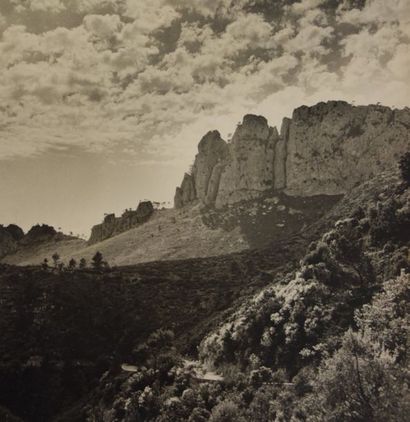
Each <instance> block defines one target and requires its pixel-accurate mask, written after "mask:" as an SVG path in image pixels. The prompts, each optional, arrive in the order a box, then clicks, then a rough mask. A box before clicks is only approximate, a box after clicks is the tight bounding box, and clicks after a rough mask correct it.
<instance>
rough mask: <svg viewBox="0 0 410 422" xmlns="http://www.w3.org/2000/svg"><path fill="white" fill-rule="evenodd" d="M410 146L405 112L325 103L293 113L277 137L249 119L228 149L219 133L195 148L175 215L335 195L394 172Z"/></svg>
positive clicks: (263, 124)
mask: <svg viewBox="0 0 410 422" xmlns="http://www.w3.org/2000/svg"><path fill="white" fill-rule="evenodd" d="M409 145H410V109H409V108H405V109H403V110H392V109H390V108H388V107H384V106H380V105H369V106H353V105H351V104H349V103H347V102H344V101H329V102H327V103H319V104H316V105H315V106H312V107H307V106H302V107H299V108H297V109H296V110H295V111H294V112H293V115H292V118H291V119H289V118H285V119H284V120H283V123H282V127H281V131H280V134H278V132H277V130H276V128H271V127H269V125H268V122H267V120H266V119H265V118H264V117H262V116H253V115H247V116H245V117H244V119H243V122H242V124H240V125H238V127H237V129H236V131H235V134H234V136H233V138H232V142H231V143H229V144H227V143H226V142H225V141H223V140H222V139H221V137H220V135H219V133H218V132H216V131H214V132H209V133H208V134H207V135H206V136H205V137H204V138H203V139H202V140H201V142H200V144H199V147H198V154H197V156H196V157H195V162H194V165H193V171H192V175H191V176H189V179H186V177H187V176H185V177H184V181H183V183H182V185H181V187H180V188H177V193H176V195H175V207H176V208H180V207H182V206H185V205H187V204H189V203H191V202H192V201H194V200H199V201H200V202H201V203H202V204H204V205H208V206H209V205H211V206H215V207H216V208H222V207H224V206H226V205H229V204H233V203H236V202H239V201H242V200H249V199H252V198H256V197H258V196H260V195H261V194H262V193H264V192H267V191H273V192H274V191H283V192H284V193H286V194H288V195H290V196H302V197H306V196H314V195H340V194H344V193H346V192H347V191H348V190H349V189H351V188H352V187H353V186H355V185H356V184H358V183H360V182H362V181H363V180H366V179H369V178H371V177H372V176H374V175H377V174H378V173H379V172H382V171H384V170H387V169H389V168H392V167H394V166H396V164H397V161H398V159H399V157H400V156H401V155H402V154H403V153H404V152H406V151H407V150H408V149H409Z"/></svg>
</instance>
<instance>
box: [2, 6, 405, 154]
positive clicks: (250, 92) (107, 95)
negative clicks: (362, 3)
mask: <svg viewBox="0 0 410 422" xmlns="http://www.w3.org/2000/svg"><path fill="white" fill-rule="evenodd" d="M245 3H247V2H245V0H244V1H236V2H232V1H230V0H212V1H210V2H203V1H201V2H199V1H196V0H193V1H191V0H190V1H189V2H188V0H181V1H178V2H177V1H176V0H175V1H174V0H152V1H150V2H142V1H140V0H134V1H131V0H128V1H125V0H124V1H123V2H118V1H114V0H103V1H102V2H98V1H97V0H72V1H71V2H68V3H67V2H65V3H64V4H65V5H66V6H67V10H66V11H65V12H64V13H68V11H69V10H75V11H76V16H78V12H79V11H80V12H81V13H84V14H85V16H84V19H83V22H82V24H81V22H79V24H78V25H79V26H77V27H74V28H63V27H60V28H57V29H55V30H50V31H47V32H44V33H30V32H29V31H28V30H27V28H25V27H24V26H16V25H12V26H10V27H8V28H6V30H5V31H4V35H3V36H2V38H1V39H0V70H1V72H2V80H1V81H0V97H1V98H2V105H1V107H0V137H1V139H2V142H0V156H1V155H3V156H5V155H10V154H11V153H13V148H12V146H11V145H12V144H11V141H10V140H13V139H18V142H17V143H16V148H15V149H14V151H15V152H14V153H15V154H22V155H24V154H33V153H36V152H41V151H44V150H45V149H47V148H49V147H50V146H53V145H63V146H64V145H70V146H82V147H85V148H88V149H90V150H92V151H95V150H98V151H101V150H104V151H109V152H110V153H113V154H114V155H115V154H116V152H115V151H123V150H124V151H125V150H126V151H128V156H130V157H131V156H132V159H133V160H135V161H136V162H137V161H138V162H139V161H144V162H147V161H152V160H157V161H159V162H161V161H163V160H167V161H170V160H171V161H172V160H176V161H181V160H186V159H188V158H189V159H190V157H191V156H192V154H191V152H192V151H193V149H195V147H196V143H197V141H198V139H199V138H200V137H201V136H202V135H203V132H206V131H207V130H208V129H212V128H217V129H218V128H219V129H221V130H222V131H225V130H226V131H229V132H231V131H232V129H233V128H234V125H235V123H236V122H237V121H239V120H240V119H241V117H242V115H243V114H245V113H248V112H257V113H263V114H266V115H267V117H268V118H269V119H270V120H271V121H273V122H274V123H276V122H277V121H278V120H280V119H281V118H282V117H283V116H284V115H286V114H289V113H290V111H291V109H292V108H293V107H296V106H298V105H300V104H301V103H306V104H312V103H314V102H315V101H320V100H327V99H338V98H341V99H346V100H348V101H351V100H356V101H357V102H364V103H365V102H371V101H375V102H377V101H382V102H386V103H387V104H390V105H393V104H394V105H397V106H399V105H400V104H402V103H404V102H405V96H406V95H407V96H408V88H409V84H410V81H409V73H408V72H409V71H408V69H409V67H410V66H409V62H408V59H407V57H408V56H409V38H408V36H409V34H410V31H409V32H406V31H407V30H408V29H409V26H408V25H407V24H406V22H405V18H404V17H400V19H401V20H400V22H398V21H397V19H399V17H397V16H396V17H395V18H394V19H391V20H389V19H390V18H387V17H385V19H387V20H388V22H387V21H386V22H385V23H384V24H383V25H381V23H380V22H379V21H377V22H376V23H377V24H376V25H371V26H367V25H364V26H363V24H360V25H358V26H357V28H356V29H355V31H354V33H352V34H350V35H348V36H346V37H345V38H341V35H340V27H338V23H337V24H336V26H335V23H334V20H333V19H332V18H331V17H329V16H328V15H326V14H325V9H324V8H320V4H321V3H322V2H319V1H314V0H308V1H302V2H298V3H296V4H294V5H293V6H292V8H290V9H289V8H287V9H286V10H285V14H284V18H283V21H281V22H280V23H277V22H273V21H272V22H269V21H267V20H266V18H264V17H263V15H262V14H257V13H249V12H247V13H245V12H244V11H243V10H241V9H240V7H239V5H242V6H243V4H245ZM375 3H377V2H376V0H375ZM378 3H379V7H380V2H378ZM50 4H51V3H50ZM188 9H189V10H190V11H191V12H192V11H195V13H190V14H189V19H188V18H187V10H188ZM389 10H390V9H389ZM27 13H29V12H27ZM50 13H51V12H50ZM198 13H199V14H201V15H202V16H201V18H200V19H196V18H197V17H198V16H197V14H198ZM228 13H229V16H227V14H228ZM338 13H339V18H338V19H339V22H340V21H341V20H342V16H344V15H343V14H344V13H349V11H348V10H344V11H342V10H341V9H340V10H339V12H338ZM354 13H356V14H357V13H367V14H369V10H368V9H366V8H365V9H364V10H363V11H360V10H359V11H358V12H357V11H355V12H354ZM386 13H387V16H388V15H389V13H391V12H386ZM215 14H217V15H218V17H223V19H220V20H219V21H218V23H219V26H218V25H216V26H215V25H211V17H212V16H214V15H215ZM50 16H51V15H50ZM346 16H347V15H346ZM355 16H356V15H355ZM355 19H356V21H358V22H359V21H360V19H361V20H362V21H363V22H365V21H366V22H367V21H368V19H369V17H368V16H367V17H363V16H362V17H357V16H356V17H355ZM222 22H225V24H224V26H222ZM179 24H181V33H180V36H179V39H173V40H170V41H169V42H168V40H165V41H164V39H163V31H162V30H164V29H166V28H170V29H171V31H169V33H170V34H174V35H175V34H178V28H179ZM330 53H331V54H332V56H328V55H329V54H330ZM329 57H331V58H332V62H331V66H332V67H329V66H328V64H327V63H328V60H329ZM338 61H340V62H343V66H342V67H340V66H337V65H336V64H337V63H338ZM335 69H336V70H335ZM3 139H6V140H7V141H5V142H3ZM187 151H188V152H189V153H188V152H187ZM187 157H188V158H187Z"/></svg>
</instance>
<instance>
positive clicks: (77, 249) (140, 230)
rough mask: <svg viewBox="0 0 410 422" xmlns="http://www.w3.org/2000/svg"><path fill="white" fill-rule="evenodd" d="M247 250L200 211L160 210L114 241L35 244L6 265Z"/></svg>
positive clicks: (130, 260) (126, 261) (235, 234)
mask: <svg viewBox="0 0 410 422" xmlns="http://www.w3.org/2000/svg"><path fill="white" fill-rule="evenodd" d="M247 247H248V244H247V242H246V241H245V240H244V238H243V236H242V235H241V233H240V231H239V229H236V230H232V231H229V232H228V231H224V230H222V229H217V230H213V229H211V228H209V227H207V226H206V225H205V224H203V222H202V218H201V215H200V212H199V210H198V209H197V208H192V209H184V210H173V209H168V210H160V211H157V212H156V213H155V214H154V216H153V217H152V218H151V219H150V220H149V221H148V222H147V223H145V224H143V225H141V226H140V227H137V228H134V229H131V230H129V231H127V232H125V233H121V234H119V235H117V236H115V237H113V238H111V239H107V240H105V241H103V242H100V243H97V244H95V245H91V246H87V243H86V242H85V241H82V240H79V239H77V240H68V241H61V242H52V243H46V244H44V245H42V246H40V247H39V246H38V245H34V246H33V247H26V248H22V249H20V250H19V251H18V252H17V253H15V254H13V255H9V256H7V257H5V258H4V259H3V262H5V263H8V264H12V265H37V264H39V263H40V262H41V261H42V260H43V259H44V258H45V257H48V258H49V259H50V257H51V255H52V254H53V253H54V252H58V253H59V255H60V256H61V258H62V260H63V261H65V262H67V261H68V260H69V259H70V258H72V257H74V258H75V259H77V260H79V259H80V258H82V257H84V258H86V259H87V260H88V261H90V260H91V258H92V256H93V255H94V254H95V252H96V251H100V252H101V253H102V254H103V255H104V257H105V258H106V259H107V260H108V262H109V263H110V264H111V265H131V264H137V263H140V262H147V261H157V260H163V259H182V258H196V257H203V256H210V255H220V254H222V253H231V252H238V251H241V250H244V249H246V248H247Z"/></svg>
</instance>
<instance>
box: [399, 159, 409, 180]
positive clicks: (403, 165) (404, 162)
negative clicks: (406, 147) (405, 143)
mask: <svg viewBox="0 0 410 422" xmlns="http://www.w3.org/2000/svg"><path fill="white" fill-rule="evenodd" d="M399 168H400V172H401V177H402V179H403V180H404V181H405V182H406V183H407V184H408V185H409V184H410V151H409V152H406V153H405V154H404V155H403V156H402V157H401V158H400V161H399Z"/></svg>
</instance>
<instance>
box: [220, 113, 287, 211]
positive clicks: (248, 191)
mask: <svg viewBox="0 0 410 422" xmlns="http://www.w3.org/2000/svg"><path fill="white" fill-rule="evenodd" d="M278 140H279V134H278V132H277V130H276V128H271V127H269V126H268V122H267V120H266V119H265V118H264V117H262V116H253V115H247V116H245V117H244V119H243V122H242V124H240V125H238V127H237V129H236V131H235V133H234V135H233V138H232V143H231V144H230V145H229V147H230V148H229V152H230V154H229V158H228V161H227V163H226V165H225V168H224V169H223V171H222V174H221V176H220V183H219V189H218V193H217V195H216V199H215V205H216V207H221V206H223V205H225V204H231V203H235V202H239V201H241V200H249V199H252V198H254V197H257V196H259V195H260V193H261V192H264V191H266V190H268V189H272V187H273V177H274V169H273V166H274V157H275V146H276V143H277V142H278Z"/></svg>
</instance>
